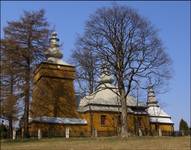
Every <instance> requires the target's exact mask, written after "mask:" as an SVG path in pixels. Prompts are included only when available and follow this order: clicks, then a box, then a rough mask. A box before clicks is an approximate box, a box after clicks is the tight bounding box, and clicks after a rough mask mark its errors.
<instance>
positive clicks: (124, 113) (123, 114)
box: [119, 89, 128, 137]
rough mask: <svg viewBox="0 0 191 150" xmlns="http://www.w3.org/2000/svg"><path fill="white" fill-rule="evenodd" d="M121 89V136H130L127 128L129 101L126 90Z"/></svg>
mask: <svg viewBox="0 0 191 150" xmlns="http://www.w3.org/2000/svg"><path fill="white" fill-rule="evenodd" d="M119 90H120V100H121V123H122V125H121V137H127V136H128V129H127V102H126V98H125V90H124V89H119Z"/></svg>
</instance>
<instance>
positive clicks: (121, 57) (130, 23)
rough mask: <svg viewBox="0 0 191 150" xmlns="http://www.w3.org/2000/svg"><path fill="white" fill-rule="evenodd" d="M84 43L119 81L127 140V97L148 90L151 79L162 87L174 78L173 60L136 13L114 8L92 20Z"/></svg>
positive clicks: (120, 7)
mask: <svg viewBox="0 0 191 150" xmlns="http://www.w3.org/2000/svg"><path fill="white" fill-rule="evenodd" d="M81 39H82V40H83V43H84V44H85V46H86V47H87V46H88V47H89V49H93V50H94V53H96V54H97V56H98V58H99V60H100V62H106V63H107V64H108V66H109V67H108V70H109V72H110V73H111V74H112V75H113V76H114V78H115V82H116V86H117V89H118V93H117V94H118V95H119V97H120V102H121V119H122V129H121V136H122V137H126V136H128V129H127V104H126V97H127V96H128V95H129V94H130V93H131V91H132V90H133V89H134V88H135V87H136V85H138V86H139V87H146V85H147V81H148V78H150V79H152V80H153V81H156V83H162V81H163V80H164V79H168V78H169V77H170V71H169V64H170V59H169V57H168V55H167V53H166V52H165V50H164V47H163V45H162V42H161V40H160V38H159V37H158V35H157V30H156V29H155V28H154V27H153V26H152V25H151V23H150V22H149V21H148V20H147V19H145V18H144V17H141V16H140V15H139V14H138V13H137V12H136V11H135V10H133V9H131V8H129V7H125V6H119V5H114V6H112V7H110V8H101V9H98V10H97V11H96V12H95V14H92V15H91V16H90V18H89V20H88V21H87V22H86V26H85V33H84V35H83V36H82V37H81Z"/></svg>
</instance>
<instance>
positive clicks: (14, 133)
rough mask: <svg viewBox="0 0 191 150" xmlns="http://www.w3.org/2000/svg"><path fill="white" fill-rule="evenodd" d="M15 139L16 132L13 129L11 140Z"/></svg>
mask: <svg viewBox="0 0 191 150" xmlns="http://www.w3.org/2000/svg"><path fill="white" fill-rule="evenodd" d="M15 138H16V131H15V129H13V140H15Z"/></svg>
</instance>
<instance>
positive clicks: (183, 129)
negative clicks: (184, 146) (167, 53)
mask: <svg viewBox="0 0 191 150" xmlns="http://www.w3.org/2000/svg"><path fill="white" fill-rule="evenodd" d="M188 130H189V128H188V124H187V122H186V121H185V120H184V119H181V120H180V123H179V131H181V132H183V134H185V133H187V132H188Z"/></svg>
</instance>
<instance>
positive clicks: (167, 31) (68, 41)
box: [1, 1, 190, 129]
mask: <svg viewBox="0 0 191 150" xmlns="http://www.w3.org/2000/svg"><path fill="white" fill-rule="evenodd" d="M117 3H118V4H122V5H127V6H130V7H132V8H134V9H136V10H137V11H138V12H139V13H140V14H141V15H142V16H144V17H147V18H148V19H149V20H150V21H151V22H152V24H154V25H155V27H156V28H158V29H159V30H160V31H159V35H160V37H161V39H162V40H163V42H164V45H165V47H166V51H167V52H168V54H169V55H170V57H171V58H172V60H173V72H174V74H173V78H172V79H171V81H170V84H169V87H170V89H169V91H168V92H167V93H165V94H161V95H158V99H159V100H160V101H159V102H160V103H161V104H163V108H164V110H165V111H166V112H167V113H169V114H170V115H171V116H172V119H173V121H174V122H175V127H176V129H177V128H178V123H179V121H180V119H181V118H184V119H185V120H186V121H187V122H188V123H189V124H190V7H189V3H190V2H177V1H176V2H151V1H150V2H143V1H141V2H138V1H136V2H128V1H126V2H125V1H124V2H117ZM111 4H112V2H109V1H103V2H101V1H97V2H96V1H94V2H87V1H85V2H83V1H81V2H74V1H73V2H64V1H47V2H40V1H38V2H35V1H28V2H22V1H20V2H18V1H15V2H10V1H9V2H2V1H1V35H3V32H2V31H3V30H2V29H3V27H4V26H6V25H7V21H11V20H17V19H19V17H20V16H21V15H22V12H23V10H38V9H41V8H43V9H45V11H46V18H47V19H48V21H49V22H50V24H51V26H52V27H53V26H54V27H55V30H56V31H57V33H58V36H59V38H60V41H61V42H62V43H64V46H63V53H64V59H65V60H69V59H70V55H71V50H72V49H73V48H74V44H75V39H76V37H77V35H78V34H82V33H83V29H84V25H85V21H86V20H87V19H88V17H89V15H90V14H92V13H94V11H95V10H96V9H97V8H100V7H102V6H111Z"/></svg>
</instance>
